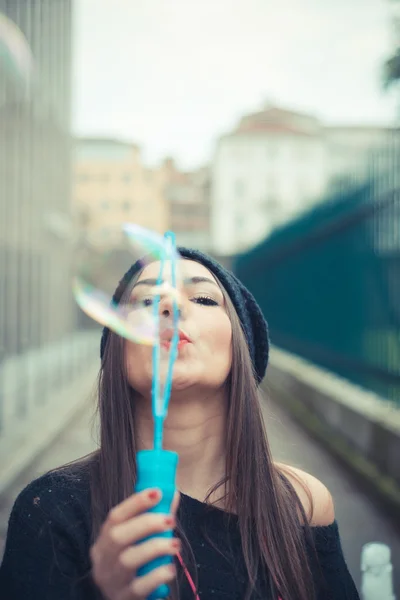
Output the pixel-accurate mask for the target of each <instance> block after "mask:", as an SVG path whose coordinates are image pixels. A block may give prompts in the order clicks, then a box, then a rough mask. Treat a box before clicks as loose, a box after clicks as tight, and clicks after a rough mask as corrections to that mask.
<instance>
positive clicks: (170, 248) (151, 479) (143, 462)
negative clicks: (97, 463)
mask: <svg viewBox="0 0 400 600" xmlns="http://www.w3.org/2000/svg"><path fill="white" fill-rule="evenodd" d="M165 237H166V242H167V248H166V254H167V255H168V258H170V260H171V280H172V287H173V288H175V289H176V260H175V239H174V236H173V234H171V233H167V234H166V236H165ZM164 266H165V255H164V256H163V257H162V260H161V266H160V272H159V277H158V281H157V284H158V285H161V283H162V278H163V272H164ZM159 307H160V297H159V296H158V297H157V298H156V301H155V303H154V318H155V323H156V328H157V331H158V333H159V331H160V316H159ZM178 323H179V310H178V306H177V302H176V299H175V297H174V299H173V336H172V340H171V350H170V355H169V362H168V371H167V377H166V381H165V387H164V390H163V398H162V406H161V409H160V394H161V390H160V387H161V386H160V368H159V365H160V355H161V352H160V335H157V336H156V341H155V343H154V346H153V354H152V359H153V379H152V408H153V416H154V449H153V450H142V451H140V452H138V453H137V455H136V461H137V482H136V486H135V491H136V492H140V491H142V490H145V489H148V488H154V487H156V488H158V489H160V490H161V494H162V497H161V500H160V502H159V503H158V504H157V505H156V506H154V507H153V508H152V509H151V510H150V512H156V513H165V514H169V513H170V511H171V505H172V501H173V498H174V494H175V490H176V485H175V479H176V468H177V465H178V454H177V453H176V452H170V451H167V450H163V449H162V438H163V426H164V419H165V417H166V414H167V410H168V403H169V398H170V394H171V387H172V374H173V366H174V363H175V360H176V357H177V355H178V341H179V331H178ZM157 536H158V537H166V538H172V536H173V531H172V530H169V531H165V532H163V533H159V534H157ZM151 537H155V536H151ZM147 539H150V538H147ZM141 541H144V540H141ZM139 543H140V542H139ZM172 561H173V558H172V557H171V556H161V557H158V558H156V559H154V560H152V561H151V562H149V563H147V564H146V565H144V566H143V567H141V568H140V569H139V570H138V575H139V576H141V575H146V574H147V573H149V572H150V571H152V570H153V569H156V568H157V567H160V566H163V565H168V564H170V563H172ZM169 592H170V590H169V587H168V586H167V585H166V584H163V585H161V586H159V587H158V588H157V589H156V590H154V591H153V592H152V593H151V594H150V596H148V599H147V600H158V599H161V598H166V597H167V596H168V595H169Z"/></svg>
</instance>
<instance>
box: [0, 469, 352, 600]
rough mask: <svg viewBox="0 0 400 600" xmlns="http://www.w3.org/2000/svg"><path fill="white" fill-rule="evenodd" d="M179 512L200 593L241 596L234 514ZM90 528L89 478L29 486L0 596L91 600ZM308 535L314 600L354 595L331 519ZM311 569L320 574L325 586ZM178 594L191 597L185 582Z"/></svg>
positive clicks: (197, 508)
mask: <svg viewBox="0 0 400 600" xmlns="http://www.w3.org/2000/svg"><path fill="white" fill-rule="evenodd" d="M178 516H179V520H180V522H181V524H182V526H183V529H184V531H185V535H186V536H187V538H188V539H189V542H190V545H191V547H192V549H193V552H194V556H195V560H196V563H197V572H198V582H199V586H198V587H199V592H200V598H201V599H202V600H208V599H211V598H212V599H214V600H217V599H221V600H224V599H226V600H228V599H229V600H235V599H236V600H243V598H244V595H245V588H246V583H245V567H244V560H243V555H242V552H241V545H240V535H239V531H238V527H237V520H236V518H235V517H234V516H231V518H230V519H229V520H228V519H227V514H226V513H225V512H224V511H222V510H219V509H216V508H212V507H209V506H206V505H205V504H203V503H202V502H199V501H198V500H194V499H193V498H190V497H189V496H185V495H182V498H181V504H180V509H179V515H178ZM90 529H91V524H90V491H89V481H88V477H87V476H85V475H84V474H82V473H80V472H79V473H78V475H76V476H75V477H73V478H71V476H70V475H69V476H67V475H65V474H64V473H62V472H58V473H57V472H55V473H50V474H46V475H44V476H42V477H40V478H39V479H36V480H35V481H33V482H32V483H30V484H29V485H28V486H27V487H26V488H25V489H24V490H23V491H22V492H21V493H20V494H19V496H18V498H17V500H16V502H15V504H14V507H13V510H12V513H11V516H10V521H9V526H8V534H7V540H6V546H5V552H4V557H3V562H2V564H1V567H0V598H1V600H95V599H96V598H97V594H96V591H95V586H94V584H93V582H92V581H91V578H90V560H89V547H90ZM205 529H206V535H205ZM312 532H313V536H314V540H315V545H316V550H317V556H318V560H319V563H320V569H318V568H317V567H316V565H315V563H312V561H311V568H312V571H313V575H314V579H315V584H316V588H317V598H318V600H359V596H358V594H357V591H356V588H355V586H354V583H353V581H352V578H351V576H350V574H349V572H348V569H347V567H346V564H345V561H344V558H343V553H342V549H341V545H340V538H339V532H338V527H337V524H336V522H335V523H334V524H333V525H330V526H327V527H314V528H312ZM210 538H211V542H212V544H211V545H210V542H209V539H210ZM215 545H217V547H218V549H219V550H220V551H222V553H223V554H224V555H225V557H224V556H223V555H222V554H221V552H218V551H217V550H216V549H215V547H214V546H215ZM317 573H322V576H323V579H324V584H323V583H322V581H321V575H317ZM267 588H268V586H267V584H266V583H262V582H261V583H260V590H261V591H260V595H259V596H255V597H257V598H261V599H262V600H268V599H269V598H270V595H269V592H268V591H267ZM181 598H183V599H184V600H193V593H191V592H190V591H189V589H188V586H187V585H186V584H185V582H184V580H183V585H182V588H181Z"/></svg>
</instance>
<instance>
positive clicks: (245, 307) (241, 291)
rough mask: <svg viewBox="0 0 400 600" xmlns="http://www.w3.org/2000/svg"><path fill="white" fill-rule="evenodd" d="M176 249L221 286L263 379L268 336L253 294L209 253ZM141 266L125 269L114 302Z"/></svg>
mask: <svg viewBox="0 0 400 600" xmlns="http://www.w3.org/2000/svg"><path fill="white" fill-rule="evenodd" d="M178 251H179V254H180V255H181V256H182V257H183V258H186V259H189V260H194V261H196V262H198V263H201V264H202V265H204V266H205V267H206V268H207V269H208V270H209V271H211V273H213V274H214V275H215V276H216V277H217V278H218V279H219V281H220V282H221V283H222V285H223V286H224V288H225V290H226V291H227V293H228V295H229V297H230V299H231V301H232V304H233V305H234V307H235V309H236V312H237V315H238V317H239V320H240V323H241V325H242V329H243V331H244V334H245V337H246V340H247V344H248V347H249V351H250V356H251V360H252V362H253V368H254V372H255V374H256V377H257V381H258V383H259V382H260V381H261V380H262V379H263V377H264V375H265V372H266V369H267V364H268V355H269V339H268V325H267V322H266V320H265V319H264V316H263V314H262V312H261V309H260V307H259V306H258V304H257V302H256V301H255V299H254V297H253V296H252V294H251V293H250V292H249V291H248V290H247V289H246V288H245V287H244V285H243V284H242V283H241V282H240V281H239V279H237V277H235V275H234V274H233V273H232V272H231V271H228V270H226V269H225V268H224V267H223V266H222V265H220V264H219V263H218V262H217V261H216V260H214V259H213V258H211V256H208V255H207V254H204V253H203V252H200V251H199V250H193V249H190V248H178ZM141 266H142V263H141V262H140V261H138V262H136V263H135V264H133V265H132V266H131V268H130V269H129V270H128V271H127V272H126V273H125V275H124V276H123V278H122V279H121V281H120V282H119V284H118V287H117V289H116V290H115V293H114V296H113V302H114V303H115V304H118V303H119V302H120V300H121V298H122V295H123V293H124V291H125V289H126V286H127V285H129V283H130V282H131V281H132V278H133V277H134V276H135V274H136V273H137V272H138V271H139V270H140V269H141ZM108 333H109V330H108V328H107V327H104V329H103V335H102V337H101V344H100V357H101V358H103V354H104V349H105V346H106V342H107V337H108Z"/></svg>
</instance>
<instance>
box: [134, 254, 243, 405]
mask: <svg viewBox="0 0 400 600" xmlns="http://www.w3.org/2000/svg"><path fill="white" fill-rule="evenodd" d="M159 269H160V263H159V262H154V263H151V264H149V265H148V266H147V267H145V269H143V271H142V273H141V274H140V276H139V278H138V281H137V282H136V284H135V286H134V287H133V289H132V293H131V297H132V301H133V302H134V303H135V302H144V303H149V301H150V300H151V296H149V293H150V290H151V288H152V287H153V286H154V280H156V279H157V277H158V274H159ZM181 271H182V277H183V278H184V280H185V282H186V283H185V285H184V287H183V289H182V290H181V292H182V296H181V298H180V304H181V309H182V317H181V320H180V334H181V336H180V337H181V342H180V344H179V346H178V348H179V352H178V358H177V360H176V362H175V366H174V372H173V387H172V389H173V390H175V391H178V390H185V389H189V388H192V389H195V388H199V389H203V390H210V391H211V390H213V389H217V388H220V387H221V386H222V385H223V384H224V382H225V381H226V379H227V377H228V375H229V372H230V369H231V362H232V355H231V342H232V327H231V323H230V320H229V318H228V315H227V312H226V308H225V301H224V296H223V294H222V291H221V289H220V287H219V286H218V284H217V282H216V280H215V278H214V276H213V275H212V274H211V273H210V271H209V270H208V269H206V267H204V266H203V265H201V264H200V263H197V262H194V261H191V260H184V261H182V265H181ZM149 280H150V281H149ZM152 280H153V281H152ZM149 310H151V308H149ZM171 310H172V305H171V300H170V299H165V300H162V301H161V303H160V314H161V317H163V316H168V315H170V314H171ZM166 337H168V335H167V336H166ZM168 346H169V344H168V341H167V340H165V342H164V344H163V345H162V355H163V356H164V358H165V357H166V359H168V354H167V349H168ZM151 354H152V348H151V346H146V345H142V344H134V343H132V342H126V343H125V361H126V368H127V376H128V380H129V383H130V385H131V386H132V387H133V388H134V389H135V390H137V391H138V392H139V393H140V394H141V395H144V396H146V395H149V393H150V389H151V378H152V359H151Z"/></svg>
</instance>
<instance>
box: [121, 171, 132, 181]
mask: <svg viewBox="0 0 400 600" xmlns="http://www.w3.org/2000/svg"><path fill="white" fill-rule="evenodd" d="M132 179H133V177H132V173H124V174H123V175H122V181H123V182H124V183H130V182H131V181H132Z"/></svg>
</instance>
